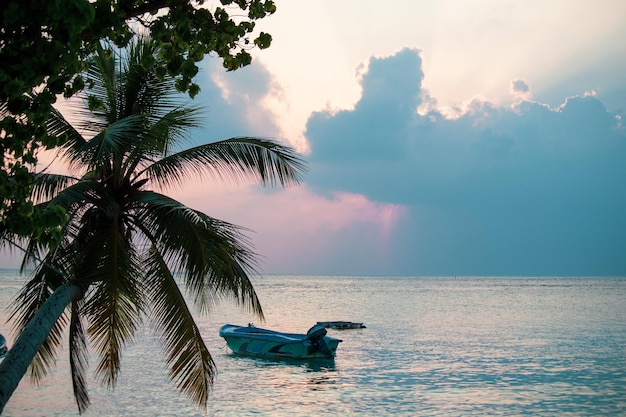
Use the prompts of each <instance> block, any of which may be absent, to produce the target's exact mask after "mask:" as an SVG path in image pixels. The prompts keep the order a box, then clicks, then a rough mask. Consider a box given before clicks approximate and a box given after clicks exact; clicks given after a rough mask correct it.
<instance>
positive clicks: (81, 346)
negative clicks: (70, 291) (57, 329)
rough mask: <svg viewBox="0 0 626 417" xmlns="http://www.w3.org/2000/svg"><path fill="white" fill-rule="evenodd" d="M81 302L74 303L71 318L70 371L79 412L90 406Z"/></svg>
mask: <svg viewBox="0 0 626 417" xmlns="http://www.w3.org/2000/svg"><path fill="white" fill-rule="evenodd" d="M80 304H82V303H81V302H74V303H72V313H71V316H70V317H71V318H70V335H69V337H70V371H71V374H72V388H73V391H74V400H75V401H76V405H77V406H78V412H79V413H82V412H83V411H85V410H86V409H87V407H89V404H90V400H89V393H88V391H87V380H86V378H85V372H86V369H87V365H88V355H87V343H86V341H85V332H84V330H83V324H82V321H81V317H80V307H79V305H80Z"/></svg>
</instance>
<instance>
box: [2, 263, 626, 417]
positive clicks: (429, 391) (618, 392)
mask: <svg viewBox="0 0 626 417" xmlns="http://www.w3.org/2000/svg"><path fill="white" fill-rule="evenodd" d="M24 280H25V278H24V277H21V276H19V275H18V274H17V272H16V271H12V270H2V271H0V306H1V307H3V309H2V310H1V311H0V333H2V334H4V335H5V336H6V337H7V339H8V342H9V345H10V344H11V342H12V340H13V337H14V335H13V333H12V331H11V324H10V323H7V322H6V318H7V317H8V315H7V312H6V310H5V309H4V307H6V306H8V304H9V303H10V301H11V299H12V297H13V296H14V295H15V294H16V292H17V291H18V290H19V288H20V287H21V285H22V284H23V282H24ZM254 282H255V288H256V290H257V293H258V295H259V297H260V299H261V302H262V305H263V308H264V312H265V321H264V322H261V321H260V320H259V319H258V318H257V317H255V316H253V315H251V314H249V313H248V312H246V311H244V310H242V309H241V308H239V307H237V306H236V305H234V304H233V303H230V302H226V301H224V302H220V303H219V304H218V305H217V306H215V308H214V309H213V310H212V311H211V312H209V313H208V314H205V315H201V314H196V319H197V322H198V324H199V327H200V329H201V331H202V334H203V337H204V339H205V341H206V343H207V346H208V347H209V349H210V351H211V353H212V355H213V358H214V360H215V362H216V364H217V367H218V370H219V373H218V375H217V378H216V380H215V383H214V386H213V390H212V393H211V396H210V399H209V405H208V408H207V409H206V410H199V409H198V408H196V407H195V406H193V405H192V404H191V403H190V402H189V401H188V400H187V398H186V397H185V396H184V395H182V394H179V393H178V392H177V391H176V389H175V388H174V386H173V384H172V383H171V382H170V381H169V379H168V377H167V371H166V369H165V367H164V361H163V354H162V350H161V349H160V341H159V339H158V337H156V336H155V335H153V333H152V332H151V330H150V325H149V323H146V326H145V328H142V330H141V331H140V332H139V334H138V335H137V340H136V341H135V343H133V344H132V345H130V346H128V347H127V348H126V349H125V351H124V356H123V361H122V371H121V375H120V378H119V381H118V384H117V385H116V386H115V389H114V390H109V389H107V388H104V387H102V386H100V385H99V383H98V382H97V381H96V380H94V379H93V378H91V379H90V380H89V387H90V395H91V401H92V403H91V406H90V408H89V409H88V410H87V411H86V412H85V413H84V414H83V415H84V416H88V417H90V416H354V415H358V416H594V417H595V416H626V278H594V277H585V278H580V277H577V278H562V277H541V278H538V277H382V276H288V275H285V276H263V277H255V279H254ZM336 320H343V321H354V322H363V323H364V325H365V326H366V328H364V329H352V330H333V329H329V330H328V332H329V335H331V336H334V337H337V338H340V339H342V340H343V342H342V343H340V344H339V348H338V349H337V357H336V358H335V359H334V361H326V360H318V361H299V362H298V361H280V360H267V359H258V358H251V357H241V356H237V355H234V354H233V353H232V352H231V351H230V350H229V349H228V348H227V346H226V343H225V342H224V340H223V339H221V338H220V337H219V334H218V332H219V328H220V326H222V325H223V324H225V323H232V324H243V325H246V324H248V323H253V324H255V325H257V326H259V327H265V328H270V329H274V330H279V331H286V332H296V333H305V332H306V331H307V330H308V329H309V328H310V327H311V326H313V325H314V324H315V323H316V322H317V321H336ZM95 365H96V361H95V359H94V360H92V363H91V368H90V371H91V372H90V374H93V370H94V369H95ZM78 415H79V414H78V412H77V409H76V406H75V405H74V402H73V398H72V392H71V381H70V378H69V372H68V359H67V351H63V352H62V353H61V355H60V356H59V358H58V361H57V363H56V370H55V372H54V373H53V374H52V375H50V376H49V377H48V378H47V379H46V380H45V381H44V382H43V383H42V384H41V385H40V386H34V385H32V384H31V383H30V382H29V380H28V379H27V378H25V379H24V380H23V381H22V382H21V383H20V385H19V387H18V388H17V390H16V391H15V393H14V394H13V397H12V398H11V399H10V401H9V402H8V404H7V406H6V407H5V409H4V413H3V416H6V417H18V416H78Z"/></svg>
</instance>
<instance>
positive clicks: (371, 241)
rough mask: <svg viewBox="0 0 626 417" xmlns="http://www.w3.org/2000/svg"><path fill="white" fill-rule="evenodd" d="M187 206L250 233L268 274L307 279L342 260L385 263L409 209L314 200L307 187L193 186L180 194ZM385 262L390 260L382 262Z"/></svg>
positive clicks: (338, 196) (349, 198)
mask: <svg viewBox="0 0 626 417" xmlns="http://www.w3.org/2000/svg"><path fill="white" fill-rule="evenodd" d="M175 197H176V198H179V199H180V200H181V201H182V202H184V203H185V204H187V205H189V206H191V207H193V208H195V209H198V210H201V211H202V212H204V213H206V214H209V215H211V216H213V217H216V218H219V219H221V220H225V221H229V222H231V223H234V224H237V225H239V226H242V227H245V228H247V229H250V232H248V233H247V236H248V237H249V238H250V240H251V242H252V244H253V246H254V248H255V250H256V252H257V253H258V254H259V255H261V259H262V263H261V266H260V268H259V269H260V270H261V272H263V273H306V272H307V271H315V270H323V269H324V268H323V265H320V263H324V262H326V261H327V260H328V259H329V258H336V257H338V256H340V254H342V253H345V256H347V257H350V256H351V254H353V253H354V252H355V251H357V252H358V254H359V256H370V255H371V256H373V257H376V258H384V257H385V256H386V253H387V250H386V249H387V248H388V246H389V241H390V239H391V238H392V236H393V231H394V228H396V227H397V225H398V223H399V222H400V221H401V220H402V219H403V218H404V216H405V215H406V208H405V207H404V206H400V205H395V204H381V203H375V202H372V201H370V200H368V199H367V198H365V197H364V196H362V195H358V194H350V193H338V192H337V193H333V194H332V195H331V196H330V197H323V196H320V195H316V194H314V193H313V192H312V191H311V190H309V189H308V188H307V187H306V186H300V187H293V188H289V189H286V190H272V191H269V192H267V191H266V190H262V189H259V188H255V187H252V186H247V187H236V186H232V185H224V186H215V185H210V186H208V187H204V186H201V185H199V184H195V185H194V184H189V185H188V186H187V187H186V188H185V190H184V191H183V192H180V193H177V194H176V195H175ZM381 262H384V259H381Z"/></svg>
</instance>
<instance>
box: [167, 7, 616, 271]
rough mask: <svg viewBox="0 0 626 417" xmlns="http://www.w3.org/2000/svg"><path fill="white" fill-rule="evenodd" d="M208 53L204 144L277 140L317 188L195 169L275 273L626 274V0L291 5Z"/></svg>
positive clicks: (208, 193) (200, 187) (194, 193)
mask: <svg viewBox="0 0 626 417" xmlns="http://www.w3.org/2000/svg"><path fill="white" fill-rule="evenodd" d="M276 4H277V8H278V10H277V12H276V14H275V15H274V16H272V17H270V18H268V19H265V21H263V22H261V23H259V29H260V30H263V31H266V32H269V33H271V34H272V36H273V43H272V46H271V47H270V48H269V49H268V50H265V51H252V53H253V55H254V62H253V64H252V65H251V66H249V67H247V68H244V69H242V70H238V71H236V72H233V73H226V72H224V70H223V69H222V67H221V62H219V61H218V60H217V59H215V58H208V59H206V60H205V61H204V62H203V66H202V70H201V72H200V74H199V75H198V81H199V83H200V85H201V88H202V92H201V93H200V95H199V96H198V98H197V101H198V102H199V103H200V104H202V105H204V106H205V107H206V110H207V112H206V123H205V126H204V127H203V128H202V129H200V130H198V131H196V132H195V133H194V134H193V137H192V138H191V139H192V143H206V142H209V141H214V140H219V139H225V138H229V137H233V136H247V135H251V136H259V137H267V138H273V139H276V140H279V141H282V142H284V143H289V144H291V145H293V146H294V147H296V149H298V150H299V151H300V152H302V154H303V155H304V158H305V159H306V161H307V163H308V168H309V171H308V174H307V176H306V178H305V182H304V184H302V185H301V186H300V187H293V188H289V189H285V190H283V189H267V188H261V187H260V186H257V185H254V184H232V183H226V184H220V183H213V182H204V183H199V182H193V181H190V183H189V184H188V187H186V188H185V189H183V190H180V191H176V192H173V193H172V194H173V196H175V197H177V198H179V199H181V200H182V201H184V202H185V203H187V204H188V205H190V206H192V207H194V208H196V209H200V210H202V211H204V212H205V213H207V214H210V215H212V216H215V217H217V218H220V219H223V220H226V221H230V222H232V223H235V224H238V225H241V226H244V227H246V228H248V229H250V230H251V231H250V233H249V234H248V236H249V237H250V239H251V241H252V242H253V244H254V246H255V249H256V251H257V252H258V253H259V254H260V255H261V261H262V263H261V266H260V272H262V273H264V274H324V275H329V274H333V275H459V276H461V275H463V276H469V275H510V276H513V275H515V276H518V275H543V276H547V275H549V276H552V275H568V276H569V275H626V125H625V123H626V121H625V120H624V118H625V117H626V42H624V39H626V2H624V1H623V0H598V1H596V0H594V1H591V0H580V1H578V0H577V1H573V0H552V1H537V0H524V1H503V0H474V1H462V0H457V1H451V0H450V1H436V2H432V1H431V2H426V1H387V2H381V1H372V0H297V1H294V0H276Z"/></svg>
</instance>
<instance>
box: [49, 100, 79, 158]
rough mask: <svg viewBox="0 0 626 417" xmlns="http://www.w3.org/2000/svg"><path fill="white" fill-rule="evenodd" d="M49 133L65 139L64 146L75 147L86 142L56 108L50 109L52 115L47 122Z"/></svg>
mask: <svg viewBox="0 0 626 417" xmlns="http://www.w3.org/2000/svg"><path fill="white" fill-rule="evenodd" d="M46 126H47V129H48V134H49V135H51V136H55V137H58V138H61V139H63V141H62V143H63V147H65V148H73V147H76V146H80V145H81V144H82V143H84V142H85V138H83V136H82V135H81V134H80V133H79V132H78V130H76V128H74V126H73V125H72V124H71V123H70V122H68V121H67V120H66V119H65V117H64V116H63V114H62V113H61V112H60V111H59V110H58V109H56V108H54V107H52V108H51V110H50V117H49V118H48V120H47V122H46Z"/></svg>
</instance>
